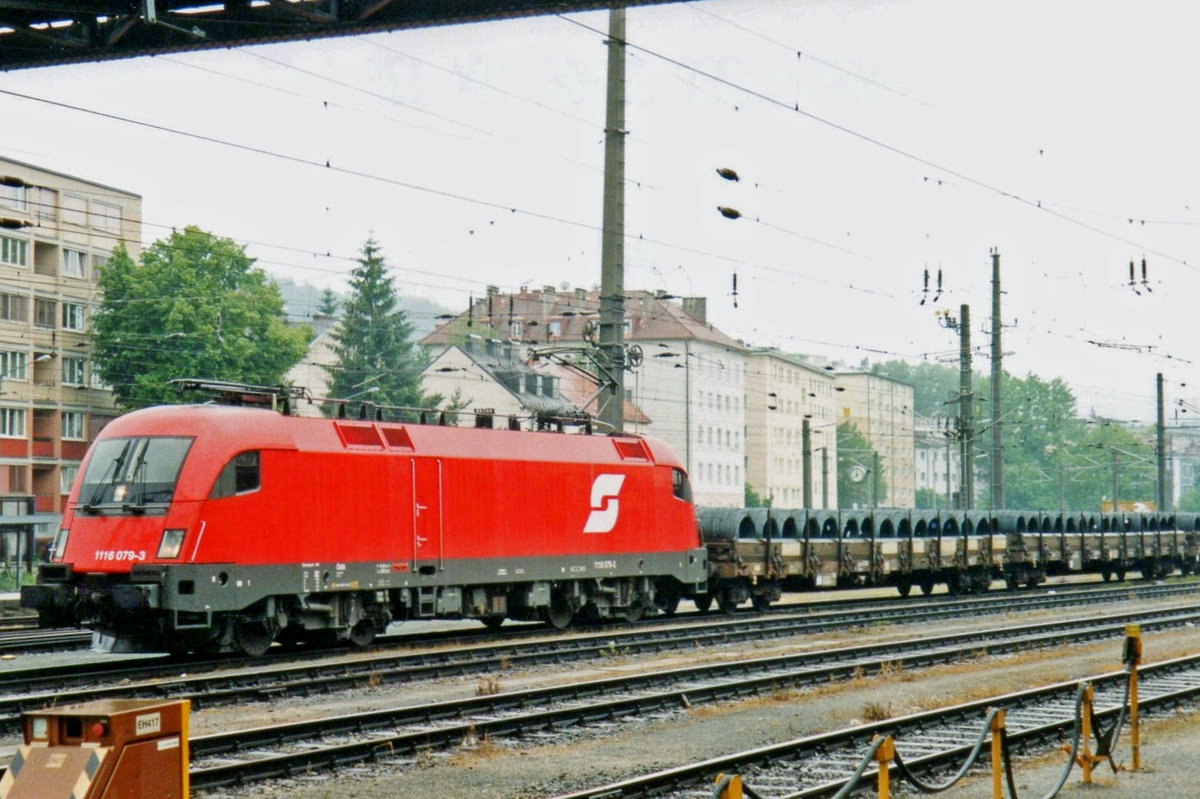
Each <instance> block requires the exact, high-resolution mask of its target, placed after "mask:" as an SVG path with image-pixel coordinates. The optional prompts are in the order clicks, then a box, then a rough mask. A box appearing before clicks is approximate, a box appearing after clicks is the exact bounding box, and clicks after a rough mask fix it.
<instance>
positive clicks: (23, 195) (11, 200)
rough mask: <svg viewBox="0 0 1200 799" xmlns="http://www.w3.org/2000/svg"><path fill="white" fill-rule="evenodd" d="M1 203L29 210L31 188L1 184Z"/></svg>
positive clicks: (19, 209) (9, 206) (20, 209)
mask: <svg viewBox="0 0 1200 799" xmlns="http://www.w3.org/2000/svg"><path fill="white" fill-rule="evenodd" d="M0 205H4V206H7V207H8V208H15V209H17V210H18V211H28V210H29V189H28V187H26V186H3V185H0Z"/></svg>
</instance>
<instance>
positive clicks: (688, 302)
mask: <svg viewBox="0 0 1200 799" xmlns="http://www.w3.org/2000/svg"><path fill="white" fill-rule="evenodd" d="M683 310H684V312H686V313H687V315H688V316H690V317H692V318H693V319H695V320H696V321H697V322H699V323H700V324H708V300H707V299H706V298H704V297H684V298H683Z"/></svg>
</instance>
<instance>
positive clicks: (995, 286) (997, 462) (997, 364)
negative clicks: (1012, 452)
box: [990, 250, 1004, 510]
mask: <svg viewBox="0 0 1200 799" xmlns="http://www.w3.org/2000/svg"><path fill="white" fill-rule="evenodd" d="M1001 327H1002V325H1001V323H1000V253H999V252H997V251H996V250H992V457H991V458H990V460H991V467H992V490H991V494H992V509H993V510H1000V509H1002V508H1003V507H1004V439H1003V438H1001V436H1000V430H1001V427H1000V426H1001V424H1002V422H1001V421H1000V419H1001V416H1002V413H1001V410H1002V409H1001V407H1000V379H1001V375H1002V374H1003V373H1004V370H1003V368H1002V364H1001V361H1002V360H1003V358H1004V350H1003V348H1002V347H1001V346H1000V330H1001Z"/></svg>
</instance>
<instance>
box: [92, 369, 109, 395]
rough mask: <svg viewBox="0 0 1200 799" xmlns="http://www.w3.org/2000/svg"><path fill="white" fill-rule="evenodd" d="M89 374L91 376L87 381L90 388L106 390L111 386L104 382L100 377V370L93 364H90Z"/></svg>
mask: <svg viewBox="0 0 1200 799" xmlns="http://www.w3.org/2000/svg"><path fill="white" fill-rule="evenodd" d="M90 376H91V382H90V383H88V385H89V386H90V387H91V388H98V389H101V390H104V391H107V390H109V389H110V388H111V386H109V385H108V384H107V383H105V382H104V380H103V379H101V377H100V370H99V369H97V368H96V365H95V364H92V370H91V375H90Z"/></svg>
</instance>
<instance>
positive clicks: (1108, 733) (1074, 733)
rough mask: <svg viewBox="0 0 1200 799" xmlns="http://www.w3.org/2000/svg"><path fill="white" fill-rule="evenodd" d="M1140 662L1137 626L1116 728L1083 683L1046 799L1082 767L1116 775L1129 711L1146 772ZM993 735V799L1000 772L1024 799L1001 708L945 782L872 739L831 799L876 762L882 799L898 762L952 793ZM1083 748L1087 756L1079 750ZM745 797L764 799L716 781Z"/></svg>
mask: <svg viewBox="0 0 1200 799" xmlns="http://www.w3.org/2000/svg"><path fill="white" fill-rule="evenodd" d="M1141 658H1142V639H1141V629H1140V627H1138V625H1129V626H1128V627H1126V628H1125V648H1124V651H1123V655H1122V659H1123V660H1124V663H1125V673H1126V675H1127V679H1126V680H1125V697H1124V699H1123V700H1122V702H1121V708H1120V711H1119V712H1118V713H1117V718H1116V719H1114V720H1113V723H1112V724H1111V725H1109V727H1108V729H1107V730H1105V729H1103V728H1102V727H1101V726H1100V724H1099V723H1098V722H1097V720H1096V716H1095V707H1094V699H1095V691H1094V689H1093V687H1092V684H1091V683H1090V682H1083V683H1080V684H1079V687H1078V688H1077V689H1076V692H1075V718H1074V722H1073V723H1072V726H1071V737H1070V744H1069V745H1068V744H1064V745H1063V749H1064V750H1065V751H1066V752H1067V753H1068V758H1067V762H1066V764H1065V765H1064V766H1063V771H1062V774H1061V775H1060V776H1059V778H1058V782H1057V783H1056V784H1055V786H1054V787H1053V788H1052V789H1051V790H1050V792H1049V793H1047V794H1046V795H1045V796H1044V797H1043V798H1042V799H1055V797H1057V796H1058V795H1059V793H1060V792H1061V791H1062V789H1063V787H1064V786H1065V785H1066V784H1067V779H1068V778H1069V777H1070V776H1071V771H1072V770H1073V769H1074V767H1075V766H1076V765H1079V766H1080V768H1081V770H1082V772H1083V775H1082V776H1083V782H1084V783H1090V782H1091V781H1092V768H1093V767H1094V766H1095V765H1096V764H1097V763H1102V762H1104V761H1105V760H1107V761H1108V763H1109V765H1110V766H1111V767H1112V770H1113V772H1114V773H1115V772H1117V771H1118V770H1119V768H1118V766H1117V764H1116V762H1115V761H1114V760H1113V751H1114V750H1115V749H1116V746H1117V740H1118V738H1119V737H1120V733H1121V729H1122V727H1124V725H1125V718H1126V711H1128V714H1129V725H1130V728H1131V737H1132V748H1133V764H1132V769H1131V770H1133V771H1138V770H1139V769H1140V768H1141V742H1140V738H1139V730H1138V694H1137V687H1138V686H1137V677H1138V675H1137V672H1138V665H1139V664H1140V663H1141ZM989 736H990V739H991V747H990V754H991V765H992V796H993V799H1003V790H1002V785H1001V778H1000V775H1001V771H1003V774H1004V781H1005V782H1006V783H1007V785H1008V794H1009V797H1011V799H1020V797H1019V795H1018V794H1017V783H1016V779H1015V777H1014V775H1013V764H1012V752H1011V749H1010V747H1009V741H1008V731H1007V729H1006V728H1005V724H1004V710H1003V709H1001V708H992V709H990V710H989V711H988V715H987V718H986V719H985V721H984V725H983V729H982V730H981V731H980V733H979V737H978V738H977V739H976V740H975V743H974V745H973V746H972V747H971V752H970V754H968V755H967V759H966V761H965V762H964V763H963V764H962V766H961V767H960V768H959V769H958V770H957V771H956V772H955V773H954V774H953V776H951V777H949V778H948V779H947V780H946V781H945V782H941V783H930V782H925V781H924V780H922V779H921V778H920V777H918V776H917V775H916V774H915V773H914V772H913V771H912V770H911V769H910V768H909V767H908V766H907V765H906V764H905V762H904V758H903V757H901V756H900V752H899V751H897V749H896V745H895V741H894V739H893V737H892V736H890V735H885V736H875V737H874V738H872V739H871V746H870V748H869V749H868V750H867V752H866V754H864V755H863V758H862V760H861V761H860V762H859V764H858V767H857V768H856V769H855V771H854V774H853V775H852V776H851V777H850V778H849V779H848V780H847V781H846V783H845V784H844V785H843V786H842V788H841V789H840V790H839V791H838V792H837V793H836V794H834V795H833V797H832V799H847V797H849V796H850V795H851V793H853V792H854V791H856V790H858V789H859V788H860V787H861V785H860V784H861V783H862V782H863V781H864V776H865V775H866V773H867V770H868V769H869V768H870V766H871V764H872V763H875V764H877V766H878V774H877V777H876V782H877V787H876V791H877V795H878V797H879V799H888V796H889V790H890V774H889V771H888V767H889V764H890V763H891V761H893V760H894V761H895V763H896V771H897V774H898V775H899V776H900V778H901V779H904V780H906V781H907V782H909V783H910V784H911V785H912V786H914V787H915V788H916V789H917V790H918V791H920V792H921V793H931V794H932V793H941V792H942V791H945V790H948V789H949V788H952V787H953V786H954V785H956V784H957V783H958V782H959V781H960V780H962V778H963V777H965V776H966V774H967V772H968V771H970V769H971V768H972V767H973V766H974V765H975V764H976V763H977V762H978V760H979V757H980V755H981V753H982V752H983V744H984V742H985V741H987V740H988V739H989ZM1093 737H1094V738H1095V740H1096V750H1095V752H1094V753H1093V752H1092V750H1091V739H1092V738H1093ZM1081 749H1082V751H1080V750H1081ZM742 797H749V798H750V799H761V797H760V796H759V795H758V794H757V793H755V792H754V791H753V790H752V789H751V788H750V786H748V785H746V784H744V783H743V782H742V779H741V777H739V776H738V775H736V774H732V775H730V774H721V775H719V776H718V777H717V781H716V785H715V787H714V789H713V793H712V798H713V799H742Z"/></svg>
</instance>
